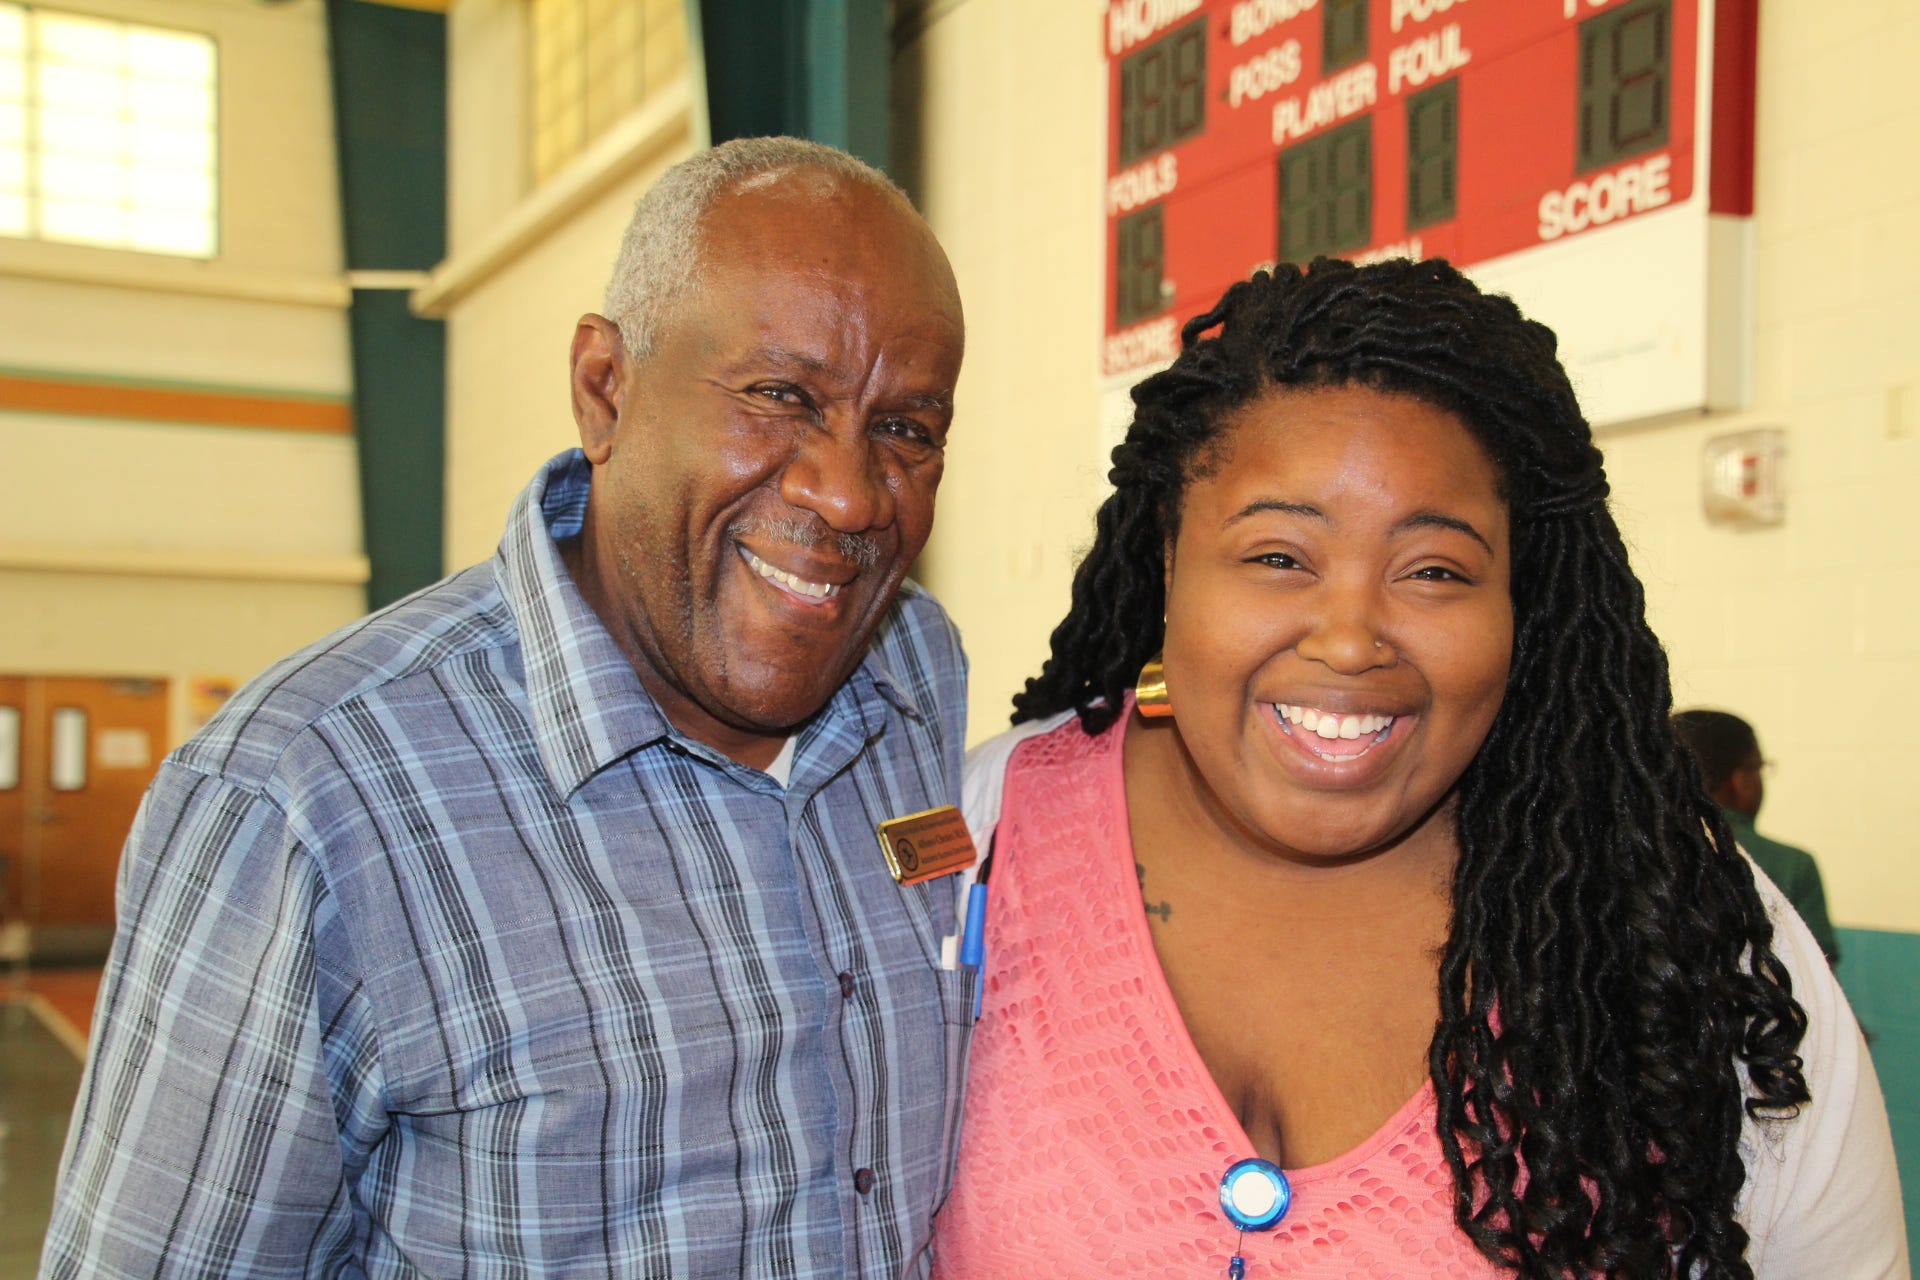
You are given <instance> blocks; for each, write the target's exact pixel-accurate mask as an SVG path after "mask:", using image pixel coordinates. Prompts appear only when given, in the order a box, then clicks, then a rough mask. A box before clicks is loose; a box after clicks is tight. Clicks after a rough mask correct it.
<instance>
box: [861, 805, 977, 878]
mask: <svg viewBox="0 0 1920 1280" xmlns="http://www.w3.org/2000/svg"><path fill="white" fill-rule="evenodd" d="M880 852H881V853H884V854H885V855H887V870H889V871H891V872H893V878H894V879H895V880H898V881H899V882H900V883H901V884H919V883H920V882H921V881H922V880H932V879H935V878H937V877H939V876H944V875H947V874H949V873H951V872H954V871H958V870H960V869H961V868H962V867H970V866H972V865H973V857H974V854H973V837H972V836H970V835H968V834H967V820H966V819H965V818H962V817H961V816H960V811H959V810H958V809H956V808H954V807H953V806H952V805H950V804H943V805H941V806H940V807H939V808H938V809H928V810H926V811H925V812H923V813H910V814H908V815H907V816H906V817H904V818H888V819H887V820H886V821H885V822H883V823H881V824H880Z"/></svg>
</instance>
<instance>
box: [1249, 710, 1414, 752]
mask: <svg viewBox="0 0 1920 1280" xmlns="http://www.w3.org/2000/svg"><path fill="white" fill-rule="evenodd" d="M1273 709H1274V710H1275V711H1277V712H1278V713H1279V715H1280V719H1281V720H1283V721H1284V722H1286V723H1287V724H1296V725H1299V726H1300V727H1301V728H1302V729H1305V730H1306V731H1307V732H1308V733H1313V734H1318V735H1319V736H1320V737H1322V738H1347V739H1354V738H1362V737H1371V736H1373V735H1374V734H1378V733H1384V732H1385V731H1386V730H1387V729H1388V727H1390V726H1391V725H1392V724H1393V717H1392V716H1380V715H1364V716H1343V715H1338V714H1336V713H1334V712H1331V711H1322V710H1320V709H1319V708H1318V707H1298V706H1295V705H1293V704H1292V703H1289V702H1276V703H1274V704H1273ZM1368 745H1369V746H1371V745H1372V744H1371V743H1369V744H1368ZM1330 758H1339V759H1351V757H1330Z"/></svg>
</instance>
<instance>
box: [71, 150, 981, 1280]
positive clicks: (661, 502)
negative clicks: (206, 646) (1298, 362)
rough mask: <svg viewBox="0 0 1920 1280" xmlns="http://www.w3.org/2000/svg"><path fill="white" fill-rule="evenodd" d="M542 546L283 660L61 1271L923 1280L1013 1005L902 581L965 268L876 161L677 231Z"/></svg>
mask: <svg viewBox="0 0 1920 1280" xmlns="http://www.w3.org/2000/svg"><path fill="white" fill-rule="evenodd" d="M607 311H608V316H607V317H603V316H598V315H590V316H587V317H585V318H583V319H582V320H581V321H580V324H579V326H578V328H577V330H576V332H575V334H574V339H573V345H572V371H573V376H572V399H573V410H574V417H575V419H576V422H577V424H578V427H579V434H580V441H581V446H582V447H581V448H580V449H577V450H572V451H569V452H567V453H565V454H562V455H561V456H559V457H557V458H555V459H554V460H553V461H552V462H550V463H549V464H548V465H547V466H546V467H545V468H544V469H543V470H542V471H541V473H540V474H539V475H538V476H537V477H535V479H534V481H533V483H532V484H531V485H530V486H529V487H528V489H527V491H526V492H525V493H524V494H523V496H522V497H521V499H520V501H519V503H518V504H517V505H516V506H515V508H514V511H513V514H512V516H511V518H510V519H509V521H508V525H507V530H506V535H505V537H504V539H503V540H502V543H501V547H500V551H499V554H498V555H497V556H496V557H495V558H494V559H493V560H492V561H491V562H490V563H488V564H484V565H480V566H476V567H475V568H473V569H469V570H467V571H466V572H464V573H461V574H457V575H455V576H454V577H451V578H449V579H447V580H446V581H444V582H442V583H440V584H438V585H436V586H434V587H432V588H429V589H428V590H426V591H424V592H422V593H420V594H419V595H417V596H415V597H413V598H411V599H409V600H407V601H403V602H401V603H400V604H398V605H395V606H393V607H392V608H390V609H388V610H386V611H384V612H382V613H379V614H376V615H374V616H373V617H371V618H369V619H366V620H364V621H363V622H361V623H359V624H357V625H356V626H355V627H353V628H350V629H348V630H347V631H345V632H342V633H341V634H339V635H336V636H334V637H331V638H329V639H328V640H325V641H322V642H321V643H320V644H318V645H316V646H314V647H313V648H312V649H309V650H307V651H306V652H304V653H302V654H300V655H297V656H296V657H294V658H292V659H290V660H288V661H287V662H285V663H282V664H280V665H279V666H277V667H275V668H274V669H273V670H271V671H269V672H268V673H266V674H265V675H264V676H262V677H261V678H260V679H259V680H257V681H255V682H254V683H253V684H252V685H251V686H250V687H249V688H248V689H247V690H245V691H243V692H242V693H241V694H240V695H239V696H237V697H236V698H235V700H234V702H233V704H232V705H231V706H229V707H228V708H227V709H226V711H224V712H223V713H222V715H221V716H220V717H219V718H218V719H216V721H215V722H214V723H213V724H212V725H210V726H209V727H208V728H207V729H206V730H205V731H204V732H203V733H202V734H200V735H199V736H198V737H196V738H195V739H194V740H193V741H191V742H189V743H188V744H187V745H186V746H185V747H183V748H182V749H181V750H180V751H178V752H176V753H175V755H174V756H173V757H172V758H171V759H170V760H169V761H168V762H167V764H166V766H165V767H164V768H163V769H162V771H161V773H160V776H159V778H158V779H157V780H156V782H155V784H154V789H153V792H152V793H151V795H150V796H149V797H148V800H147V803H146V806H145V808H144V810H143V812H142V815H141V818H140V820H139V823H138V824H137V826H136V828H135V830H134V832H133V835H132V837H131V839H130V841H129V844H128V850H127V855H126V861H125V865H124V868H123V871H122V883H121V912H122V920H121V934H120V937H119V939H118V940H117V942H116V946H115V952H114V957H113V960H112V962H111V965H110V968H109V971H108V975H107V981H106V984H105V986H104V988H103V991H102V996H101V1004H100V1016H99V1018H98V1021H97V1028H98V1029H97V1032H96V1039H95V1043H94V1046H93V1059H92V1065H91V1067H90V1074H89V1076H88V1079H87V1081H86V1083H85V1085H84V1086H83V1088H82V1091H81V1096H80V1102H79V1105H78V1109H77V1112H76V1116H75V1124H74V1128H73V1136H72V1137H71V1138H70V1149H69V1151H68V1154H67V1158H66V1160H65V1162H64V1167H63V1173H62V1183H61V1189H60V1193H59V1201H58V1205H57V1207H56V1212H55V1216H54V1221H53V1226H52V1229H51V1232H50V1234H49V1239H48V1244H47V1251H46V1255H45V1260H44V1263H43V1274H45V1275H50V1276H131V1275H141V1276H151V1275H193V1276H249V1277H257V1276H281V1275H287V1276H293V1275H300V1276H306V1275H316V1274H324V1275H342V1274H344V1275H380V1276H454V1275H459V1276H514V1275H519V1276H534V1275H563V1274H566V1275H573V1274H579V1275H606V1276H611V1275H620V1276H668V1275H672V1276H711V1277H720V1276H727V1277H737V1276H744V1275H768V1276H790V1277H820V1278H823V1280H824V1278H825V1277H839V1276H845V1275H863V1276H901V1275H923V1274H925V1273H926V1271H927V1269H928V1248H927V1241H928V1235H929V1220H930V1218H931V1215H932V1213H933V1210H934V1208H935V1206H936V1205H937V1204H938V1203H939V1201H940V1200H941V1198H942V1197H943V1196H944V1194H945V1191H946V1187H947V1183H948V1178H949V1174H950V1169H951V1162H952V1155H953V1144H954V1138H955V1134H956V1123H957V1117H958V1105H959V1086H960V1074H961V1068H962V1064H963V1061H964V1052H965V1046H966V1038H967V1034H968V1030H969V1028H970V1025H971V1012H972V994H973V992H972V975H971V973H970V972H967V971H964V970H950V969H947V968H944V967H943V965H942V956H941V939H942V936H943V935H944V934H946V933H947V932H949V931H950V927H951V922H952V920H953V918H954V897H953V889H952V886H951V884H950V883H949V882H948V881H946V880H932V881H928V882H923V883H919V884H913V885H901V884H898V883H896V882H895V880H894V879H893V878H892V876H891V875H890V873H889V871H888V868H887V865H886V862H885V861H884V860H883V858H882V854H881V850H880V846H879V843H878V841H877V840H876V838H875V828H876V825H877V824H879V823H881V822H883V821H885V820H887V819H889V818H892V817H897V816H901V815H905V814H910V813H914V812H917V811H921V810H926V809H930V808H934V807H937V806H940V805H944V804H948V803H951V802H952V801H953V800H954V799H955V798H956V796H957V793H958V783H959V767H960V751H961V747H962V743H963V725H962V723H961V717H962V714H963V712H962V708H963V706H964V681H965V673H964V659H963V658H962V655H961V652H960V648H959V643H958V639H957V636H956V635H955V633H954V631H953V628H952V626H951V624H950V623H949V622H948V621H947V619H946V617H945V615H944V614H943V613H942V612H941V610H940V609H939V606H938V605H936V604H935V603H934V602H933V601H932V600H931V599H930V598H929V597H927V596H926V595H925V594H924V593H922V592H921V591H920V590H919V589H918V588H916V587H914V586H912V585H911V584H906V583H904V575H905V573H906V569H907V566H908V565H909V564H910V563H911V562H912V560H913V558H914V556H915V555H916V554H918V552H919V551H920V549H921V547H922V546H923V545H924V543H925V542H926V538H927V534H928V532H929V530H930V528H931V525H932V521H933V506H934V492H935V490H936V488H937V487H938V485H939V481H940V473H941V465H942V455H943V450H944V448H945V445H946V440H947V430H948V425H949V420H950V418H951V415H952V407H953V390H954V382H955V380H956V378H957V377H958V374H959V368H960V358H961V348H962V323H961V313H960V303H959V298H958V294H957V291H956V290H955V287H954V282H953V276H952V273H951V271H950V270H949V269H948V266H947V263H946V259H945V257H944V256H943V255H942V253H941V251H940V249H939V246H938V245H937V244H936V243H935V242H934V239H933V236H932V234H931V233H930V232H929V231H928V229H927V227H926V225H925V224H924V223H923V222H922V221H921V220H920V219H919V217H918V216H917V215H916V214H915V213H914V212H913V210H912V208H911V207H910V205H909V204H908V203H907V201H906V199H905V197H904V196H903V195H901V193H900V192H899V191H898V189H897V188H895V187H894V186H893V185H892V184H891V183H890V182H888V181H887V180H886V179H885V178H884V177H882V176H881V175H879V174H878V173H876V172H874V171H873V170H871V169H868V168H867V167H866V166H864V165H862V164H860V163H859V162H858V161H855V160H853V159H851V158H849V157H847V156H845V155H842V154H841V153H839V152H836V151H833V150H830V149H828V148H824V147H819V146H816V145H814V144H811V143H803V142H797V141H794V140H791V139H756V140H750V141H743V142H736V143H729V144H727V145H725V146H722V147H718V148H715V149H713V150H712V151H709V152H706V153H703V154H701V155H699V156H696V157H695V158H694V159H692V160H689V161H687V162H686V163H684V164H682V165H680V166H678V167H676V168H675V169H673V170H671V171H669V173H668V174H667V175H666V176H665V177H663V178H662V179H661V181H660V183H659V184H658V185H657V186H656V187H655V188H654V189H653V190H652V191H651V192H649V193H648V194H647V196H646V197H644V198H643V199H642V200H641V202H640V204H639V206H638V208H637V209H636V211H635V214H634V219H633V223H632V225H631V226H630V228H629V229H628V233H627V238H626V243H625V245H624V246H623V248H622V252H621V256H620V261H619V264H618V266H617V267H616V269H615V272H614V279H613V283H612V286H611V287H610V289H609V292H608V305H607Z"/></svg>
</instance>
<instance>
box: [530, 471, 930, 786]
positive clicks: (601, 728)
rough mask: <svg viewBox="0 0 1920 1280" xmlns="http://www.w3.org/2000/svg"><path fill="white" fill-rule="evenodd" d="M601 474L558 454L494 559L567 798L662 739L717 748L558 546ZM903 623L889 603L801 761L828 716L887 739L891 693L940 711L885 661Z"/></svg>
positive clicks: (550, 771) (577, 525)
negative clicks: (582, 584)
mask: <svg viewBox="0 0 1920 1280" xmlns="http://www.w3.org/2000/svg"><path fill="white" fill-rule="evenodd" d="M592 478H593V468H592V467H591V466H590V465H589V464H588V462H587V459H586V455H585V454H583V453H582V452H581V451H580V450H578V449H569V450H567V451H566V452H565V453H562V454H560V455H558V456H557V457H555V458H553V459H551V460H550V461H549V462H548V463H547V464H546V465H545V466H544V467H542V468H541V469H540V471H539V473H538V474H537V475H535V476H534V478H533V480H532V482H531V483H529V484H528V485H527V487H526V489H525V490H523V491H522V492H521V494H520V497H519V498H518V499H517V500H516V501H515V503H514V505H513V510H512V513H511V514H510V515H509V516H508V518H507V528H506V533H505V534H504V536H503V537H502V538H501V540H500V549H499V551H498V553H497V554H496V555H495V557H494V565H495V570H496V572H497V573H498V575H499V579H500V589H501V594H502V596H503V597H504V598H505V600H506V603H507V608H508V609H509V610H510V611H511V612H512V614H513V618H514V622H515V623H516V625H517V627H518V629H519V633H520V645H521V655H522V661H523V663H524V666H525V670H526V684H527V703H528V711H529V715H530V716H531V718H532V721H533V729H534V740H535V745H536V748H537V749H538V751H539V753H540V760H541V763H542V764H543V765H544V766H545V768H546V771H547V775H548V779H549V781H551V782H552V784H553V786H554V788H555V790H556V791H558V792H559V793H560V794H561V795H569V796H570V795H572V794H573V793H574V792H575V791H576V790H578V789H579V788H580V786H581V785H582V784H584V783H585V782H586V781H587V779H589V778H591V777H592V776H593V775H594V774H596V773H598V772H599V771H600V770H601V769H604V768H605V767H606V766H607V765H609V764H612V763H613V762H614V761H616V760H618V759H621V758H622V757H624V756H626V755H628V754H630V753H632V752H633V751H636V750H638V749H639V748H641V747H644V746H647V745H649V744H651V743H654V742H657V741H659V740H661V739H663V738H673V739H677V740H679V741H681V742H682V743H684V744H686V745H688V746H690V747H696V748H697V753H698V754H701V755H708V754H711V753H710V752H708V751H707V750H706V749H705V748H702V747H698V744H694V743H691V742H690V741H689V740H687V739H685V738H683V737H682V736H681V735H680V734H679V733H678V731H677V730H675V729H674V728H673V726H672V725H671V724H670V723H668V721H667V718H666V716H665V715H664V714H662V713H661V711H660V707H659V704H657V703H656V702H654V700H653V698H652V696H651V695H650V694H648V693H647V691H646V689H645V687H644V686H642V685H641V683H640V677H639V676H638V675H636V674H634V670H633V665H632V664H631V663H630V662H628V661H627V657H626V655H625V654H624V653H622V652H621V651H620V648H619V646H618V645H616V644H615V643H614V641H613V637H612V636H611V635H610V634H609V633H608V632H607V629H606V627H605V626H604V625H602V624H601V622H600V618H599V616H598V615H597V614H595V613H594V612H593V608H592V606H591V605H589V604H588V603H587V599H586V596H584V595H583V594H582V593H581V591H580V588H579V587H578V586H577V585H576V584H575V583H574V581H573V576H572V575H571V574H569V573H568V572H567V568H566V564H565V563H564V562H563V561H562V560H561V558H560V548H559V545H558V544H559V543H561V542H564V541H565V540H567V539H569V538H573V537H577V536H579V533H580V529H581V526H582V523H583V521H584V520H585V518H586V510H587V493H588V491H589V489H590V487H591V483H592ZM910 589H915V590H917V588H910ZM898 624H899V611H898V609H897V608H895V609H891V610H889V611H888V614H887V616H886V617H885V619H883V620H882V623H881V627H880V635H879V636H876V639H875V641H874V643H873V644H872V645H871V646H870V647H869V649H868V651H867V655H866V657H865V659H864V660H863V661H862V662H861V664H860V666H859V667H858V668H856V669H855V671H854V673H853V675H852V676H851V677H849V678H848V680H847V683H846V684H845V685H844V686H842V687H841V688H840V689H838V690H837V691H835V693H834V696H833V697H832V698H831V699H830V700H829V701H828V703H827V705H826V706H825V707H824V708H822V710H821V712H820V714H819V715H818V716H816V717H815V723H811V724H809V725H808V726H807V727H806V728H803V729H802V730H801V731H800V735H799V737H800V740H799V742H798V743H797V744H796V756H797V759H796V764H798V762H799V759H800V758H804V757H805V755H806V754H807V747H808V744H809V740H810V739H812V738H813V737H814V736H815V730H816V729H817V728H819V727H821V726H820V724H819V722H823V721H828V720H830V719H834V718H841V717H844V718H845V719H847V720H848V721H850V722H851V726H858V727H859V730H860V731H861V732H860V736H861V737H862V739H863V740H864V739H871V738H872V737H873V736H875V735H876V734H878V733H879V731H880V729H881V727H882V722H883V721H884V719H885V710H884V708H883V707H882V706H881V705H879V702H880V700H881V699H884V701H885V702H886V703H889V704H891V705H892V706H893V707H895V708H897V709H898V710H899V711H900V712H901V713H902V714H905V715H909V716H912V717H913V718H915V719H917V720H922V721H924V720H927V719H928V718H929V717H930V715H931V709H930V708H927V707H925V706H923V705H921V700H920V699H918V698H916V697H915V696H914V694H913V692H912V689H911V686H910V685H909V684H907V683H905V682H903V681H901V680H899V679H897V678H896V677H895V675H894V674H893V672H892V671H891V669H890V668H889V667H888V666H887V663H886V660H885V657H884V656H883V650H884V649H885V647H886V646H885V645H883V644H882V643H881V640H880V636H884V634H885V632H886V631H887V629H888V628H890V627H893V626H895V625H898Z"/></svg>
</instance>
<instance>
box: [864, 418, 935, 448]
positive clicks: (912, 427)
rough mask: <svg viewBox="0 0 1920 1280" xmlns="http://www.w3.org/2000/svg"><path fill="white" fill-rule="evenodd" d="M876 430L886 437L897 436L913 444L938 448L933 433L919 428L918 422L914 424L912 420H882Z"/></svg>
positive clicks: (921, 427)
mask: <svg viewBox="0 0 1920 1280" xmlns="http://www.w3.org/2000/svg"><path fill="white" fill-rule="evenodd" d="M877 429H878V430H880V431H882V432H884V433H886V434H887V435H890V436H898V437H899V438H900V439H902V440H911V441H913V442H914V443H915V444H923V445H930V446H933V447H935V448H937V447H938V442H937V441H936V440H934V438H933V433H932V432H931V431H929V430H927V429H926V428H925V427H923V426H921V425H920V424H919V423H918V422H915V421H914V420H913V419H912V418H883V419H881V421H880V422H879V424H878V428H877Z"/></svg>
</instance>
